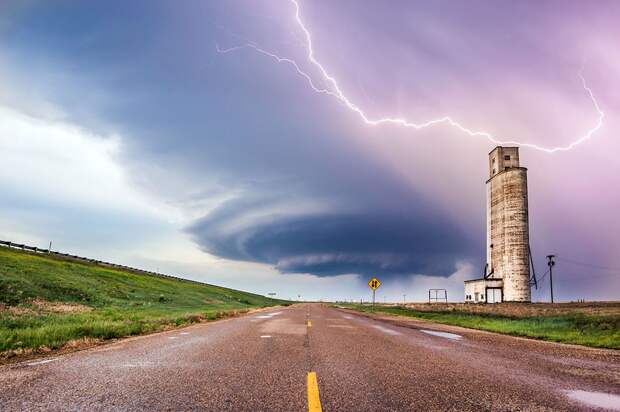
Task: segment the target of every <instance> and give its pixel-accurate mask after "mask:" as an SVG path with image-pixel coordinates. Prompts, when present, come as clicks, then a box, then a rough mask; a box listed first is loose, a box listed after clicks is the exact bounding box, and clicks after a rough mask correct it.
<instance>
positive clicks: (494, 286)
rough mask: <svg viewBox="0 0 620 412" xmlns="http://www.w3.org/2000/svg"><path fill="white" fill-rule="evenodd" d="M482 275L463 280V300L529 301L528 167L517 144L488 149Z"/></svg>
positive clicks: (491, 301)
mask: <svg viewBox="0 0 620 412" xmlns="http://www.w3.org/2000/svg"><path fill="white" fill-rule="evenodd" d="M486 185H487V205H486V209H487V247H486V249H487V251H486V262H487V263H486V267H485V270H484V277H483V278H481V279H475V280H472V281H467V282H465V301H470V302H488V303H495V302H502V301H507V302H530V301H531V290H530V248H529V244H530V241H529V223H528V220H529V219H528V202H527V169H526V168H524V167H521V166H520V165H519V148H518V147H501V146H498V147H496V148H495V149H493V150H492V151H491V153H489V180H487V182H486Z"/></svg>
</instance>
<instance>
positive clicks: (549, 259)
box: [547, 255, 555, 303]
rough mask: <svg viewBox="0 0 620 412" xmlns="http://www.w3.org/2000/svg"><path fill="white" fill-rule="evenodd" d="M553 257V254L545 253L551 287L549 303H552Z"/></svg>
mask: <svg viewBox="0 0 620 412" xmlns="http://www.w3.org/2000/svg"><path fill="white" fill-rule="evenodd" d="M553 258H555V255H547V259H548V262H547V266H549V286H550V289H551V303H553V267H554V266H555V262H554V261H553Z"/></svg>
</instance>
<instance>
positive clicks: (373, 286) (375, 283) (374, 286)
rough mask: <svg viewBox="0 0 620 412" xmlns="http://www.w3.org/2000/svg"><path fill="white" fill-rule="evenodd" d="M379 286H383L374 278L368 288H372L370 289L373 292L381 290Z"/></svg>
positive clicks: (369, 282)
mask: <svg viewBox="0 0 620 412" xmlns="http://www.w3.org/2000/svg"><path fill="white" fill-rule="evenodd" d="M379 286H381V282H380V281H379V279H377V278H372V279H370V281H368V287H370V289H372V290H373V292H374V291H375V290H377V289H379Z"/></svg>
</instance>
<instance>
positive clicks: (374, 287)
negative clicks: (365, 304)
mask: <svg viewBox="0 0 620 412" xmlns="http://www.w3.org/2000/svg"><path fill="white" fill-rule="evenodd" d="M379 286H381V281H380V280H379V279H377V278H372V279H370V280H369V281H368V287H369V288H370V289H372V310H373V311H374V310H375V292H376V291H377V289H379Z"/></svg>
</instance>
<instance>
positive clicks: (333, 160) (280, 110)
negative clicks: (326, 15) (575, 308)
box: [16, 2, 482, 276]
mask: <svg viewBox="0 0 620 412" xmlns="http://www.w3.org/2000/svg"><path fill="white" fill-rule="evenodd" d="M145 4H146V3H145ZM142 10H143V9H142V8H141V7H139V6H136V5H135V3H132V6H131V10H128V11H126V12H125V13H123V14H122V19H123V21H122V22H121V23H123V27H127V29H126V30H124V31H123V30H121V31H119V30H117V29H116V26H115V25H110V24H107V23H109V22H111V21H112V20H114V19H116V17H115V15H114V14H109V13H93V12H92V10H89V8H88V7H87V6H80V5H76V6H75V7H70V8H67V10H65V11H64V12H65V13H66V14H67V16H69V17H70V18H69V17H68V18H67V22H68V23H67V25H66V26H63V27H64V28H62V27H60V26H59V27H56V26H53V27H49V24H50V23H46V26H44V28H45V30H44V32H45V36H44V37H43V38H44V39H45V43H43V44H42V45H40V46H39V43H33V44H32V45H31V47H32V48H33V49H35V50H36V49H37V48H38V47H40V48H41V49H45V50H46V51H47V53H48V54H46V56H49V54H51V55H52V57H53V58H52V59H51V60H52V61H53V62H54V63H58V67H56V68H55V70H57V71H62V69H64V68H65V67H64V63H63V62H66V61H70V62H71V66H70V67H69V68H68V69H71V70H72V72H71V73H74V75H72V76H71V77H69V78H67V79H66V80H67V81H66V82H65V81H61V80H62V79H61V80H56V81H55V82H48V81H47V80H48V79H47V78H46V77H45V76H44V75H43V74H41V75H40V76H36V75H34V76H32V82H33V84H35V85H36V87H37V88H40V89H44V90H47V89H49V88H51V89H52V90H51V91H50V92H49V93H50V95H52V96H57V100H58V101H59V102H60V103H61V105H62V107H63V108H65V110H66V111H67V115H68V117H69V118H70V119H71V120H72V121H75V122H76V123H78V124H82V125H86V126H87V127H89V128H91V129H93V128H95V129H97V130H102V129H103V131H102V133H104V134H106V133H109V130H111V131H112V132H118V133H119V134H120V135H122V138H123V152H122V153H121V154H120V157H121V159H120V160H121V161H122V164H123V166H124V168H125V169H126V170H127V171H128V172H129V173H128V175H129V178H130V179H131V180H132V181H133V182H134V183H137V184H138V186H141V187H142V188H146V189H147V190H148V191H150V192H154V193H156V194H157V195H159V196H160V197H161V198H163V199H165V200H167V201H169V202H170V203H172V204H174V205H180V207H184V206H188V205H190V206H191V208H192V214H197V215H200V214H202V215H206V217H204V218H202V219H199V220H198V221H196V222H195V223H194V224H192V225H190V228H189V229H188V231H189V232H190V233H191V234H192V235H193V238H194V239H195V241H196V242H197V243H198V244H199V245H200V247H201V248H202V249H203V250H205V251H208V252H209V253H212V254H214V255H215V256H219V257H223V258H227V259H233V260H243V261H250V262H260V263H266V264H270V265H274V266H275V267H277V268H278V269H279V270H280V271H282V272H284V273H298V272H299V273H311V274H316V275H319V276H331V275H338V274H343V273H362V274H366V273H375V274H378V273H380V274H383V275H401V274H402V275H405V274H412V273H424V274H429V275H448V274H450V273H452V272H453V271H454V268H455V263H456V262H457V261H458V260H461V259H467V260H470V261H471V260H472V259H474V258H475V257H476V256H477V255H479V253H477V251H476V250H475V248H472V247H470V245H473V244H475V242H473V241H472V238H473V239H475V240H476V241H477V242H478V243H479V241H481V236H480V233H481V230H480V231H478V232H476V233H475V234H474V235H473V236H472V235H471V233H463V232H462V229H460V228H461V227H462V225H457V224H456V222H453V221H451V220H450V219H449V218H448V217H447V215H446V214H445V213H442V212H439V211H438V206H437V205H436V204H434V203H433V201H431V200H429V199H432V198H433V195H432V194H429V195H421V194H419V193H416V192H415V190H414V188H413V187H412V185H411V183H410V182H407V181H406V180H403V179H401V178H399V177H398V174H397V173H395V172H394V170H393V169H392V168H391V165H390V164H389V163H387V162H385V160H382V159H377V158H375V156H374V154H373V153H372V150H368V148H366V147H364V146H363V145H361V144H359V142H356V140H355V136H354V134H355V133H356V131H352V130H351V123H350V122H348V123H346V124H340V123H339V119H338V117H335V116H334V115H333V113H340V112H341V110H342V106H341V105H340V104H339V103H338V102H336V101H334V100H333V99H326V98H325V96H322V95H317V94H315V93H313V92H312V91H308V89H307V88H305V87H299V85H300V84H299V78H298V77H297V75H296V74H295V72H293V71H291V70H290V68H289V67H285V66H281V65H280V66H278V65H276V66H274V65H272V64H271V62H269V61H266V60H265V58H264V56H261V55H256V54H252V53H240V54H230V55H219V54H217V53H216V52H215V47H214V44H215V42H224V43H226V42H228V43H230V44H233V45H234V44H236V43H238V42H239V39H238V38H234V37H230V36H228V35H227V34H226V32H223V31H222V30H220V29H218V27H221V26H226V27H228V28H231V30H233V31H234V30H238V31H241V32H243V31H247V30H249V31H251V35H252V37H253V39H255V40H256V41H258V42H261V40H263V39H262V38H261V36H267V37H272V38H275V37H277V35H278V34H279V33H278V32H277V30H276V29H273V30H275V31H268V30H267V27H266V26H265V25H260V24H257V23H255V20H254V19H249V20H248V21H244V22H243V23H242V24H239V22H236V21H235V20H236V18H237V16H238V14H237V13H238V12H239V11H240V10H236V12H231V10H230V6H228V4H227V3H226V2H222V3H209V4H206V5H201V4H200V3H196V4H193V5H192V6H189V5H188V6H187V7H186V8H185V9H174V10H171V9H166V7H165V6H161V7H154V6H151V5H150V4H149V6H148V7H145V8H144V10H148V12H147V13H144V14H142ZM40 13H42V14H43V15H44V14H45V11H43V12H40ZM47 13H49V14H54V13H57V11H56V10H53V9H50V10H48V11H47ZM137 16H140V21H141V26H140V27H141V30H140V31H134V30H131V29H130V27H132V26H131V24H129V23H128V21H129V20H132V19H134V18H137ZM43 17H44V16H41V14H37V13H34V14H33V15H32V20H33V22H36V21H38V20H43V21H44V22H48V19H45V18H43ZM108 19H109V20H108ZM162 21H165V22H166V24H165V25H162V24H161V22H162ZM212 21H217V23H218V24H217V25H213V24H210V22H212ZM116 24H119V22H118V21H117V22H116ZM235 25H236V26H235ZM254 25H259V26H260V27H258V28H256V27H254ZM21 27H24V29H23V31H24V33H22V35H23V38H24V39H25V40H24V41H30V40H31V39H36V38H38V37H39V36H40V34H39V33H31V32H30V31H32V32H36V30H37V29H36V27H40V26H37V25H36V24H24V25H22V26H21ZM235 27H236V28H235ZM274 27H280V30H282V29H284V30H285V29H286V27H283V26H277V25H274ZM94 28H96V30H95V29H94ZM93 30H95V31H96V32H97V33H96V35H95V33H93ZM265 42H266V43H267V44H269V41H267V40H265ZM58 45H64V47H62V48H60V47H57V46H58ZM292 50H294V52H298V51H299V49H298V48H293V49H292ZM289 51H290V50H289ZM16 58H23V59H24V61H26V60H27V58H29V56H26V55H24V56H17V57H16ZM41 67H45V66H43V65H42V66H41ZM78 80H79V82H78ZM76 85H77V86H76ZM85 90H88V93H86V94H85V93H84V91H85ZM91 113H94V115H92V116H91ZM91 119H96V124H93V123H91ZM106 128H107V129H109V130H107V131H106V130H105V129H106ZM229 192H230V193H229ZM212 194H216V197H217V196H221V197H222V198H230V197H234V198H235V200H233V201H228V202H225V203H224V204H222V205H220V206H219V207H218V208H217V209H215V210H210V211H209V212H208V213H207V211H206V210H204V211H203V210H201V209H200V206H197V205H201V204H202V203H203V202H204V203H205V204H206V203H208V202H210V201H211V199H210V197H213V196H212ZM292 200H297V201H296V202H294V205H291V203H292V202H291V201H292ZM308 204H319V205H327V206H325V207H323V208H318V209H316V208H313V207H310V208H308V207H307V205H308ZM265 208H268V209H273V210H280V211H279V212H272V213H271V214H268V215H267V216H262V217H261V218H255V217H253V216H255V215H256V214H260V212H261V211H262V210H263V209H265ZM282 209H286V212H282V211H281V210H282ZM481 216H482V214H481Z"/></svg>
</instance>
